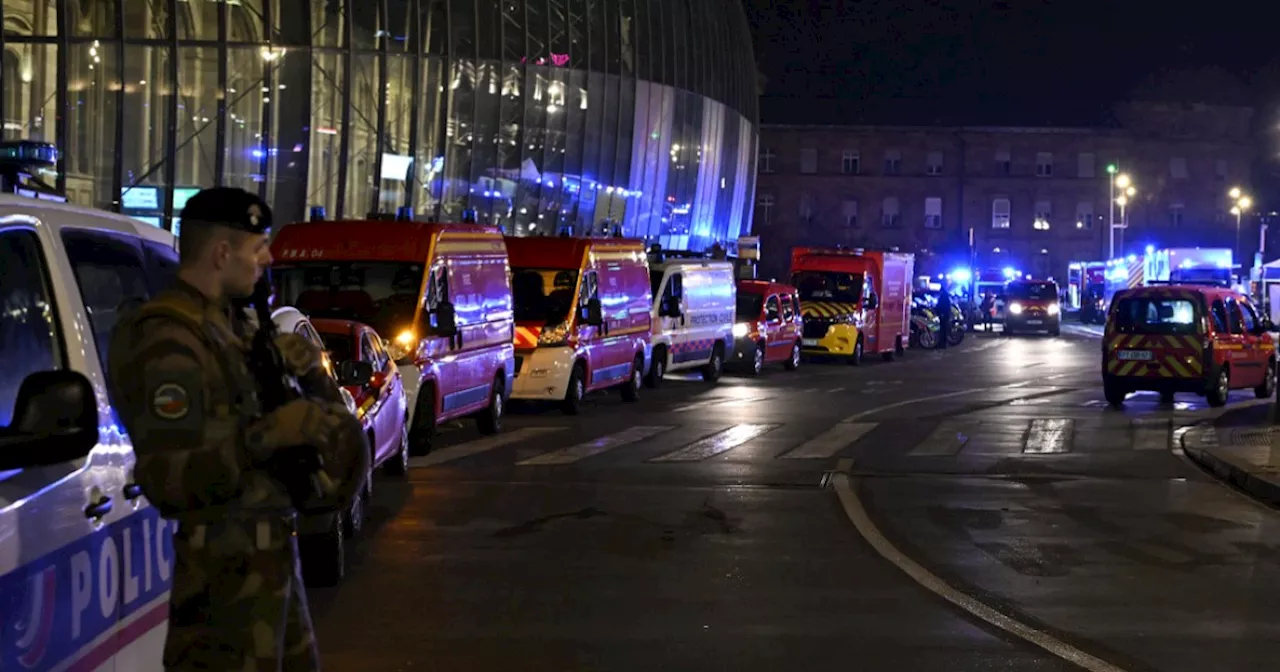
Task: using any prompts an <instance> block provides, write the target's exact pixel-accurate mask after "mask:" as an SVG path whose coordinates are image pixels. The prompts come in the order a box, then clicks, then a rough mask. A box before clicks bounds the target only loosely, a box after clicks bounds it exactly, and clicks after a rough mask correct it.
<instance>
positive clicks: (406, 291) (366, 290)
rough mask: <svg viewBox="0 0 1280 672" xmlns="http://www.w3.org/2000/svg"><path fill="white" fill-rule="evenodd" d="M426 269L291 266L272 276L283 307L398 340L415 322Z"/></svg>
mask: <svg viewBox="0 0 1280 672" xmlns="http://www.w3.org/2000/svg"><path fill="white" fill-rule="evenodd" d="M423 269H424V267H423V265H422V264H407V263H400V262H381V261H378V262H359V261H353V262H315V263H306V264H291V265H289V266H284V267H279V268H273V269H272V271H271V273H272V277H273V278H274V280H275V282H276V285H277V287H278V290H277V298H278V299H279V300H280V302H281V303H282V305H287V306H294V307H296V308H297V309H298V310H301V311H302V312H304V313H306V314H307V315H310V316H311V317H328V318H337V319H344V320H355V321H356V322H363V323H365V324H367V325H369V326H371V327H373V328H374V330H376V331H377V332H378V333H380V334H395V333H399V332H400V331H401V330H403V329H405V328H406V327H407V326H408V325H409V324H410V323H411V322H412V321H413V311H414V308H415V307H416V306H417V305H418V302H419V297H420V295H421V292H422V276H423Z"/></svg>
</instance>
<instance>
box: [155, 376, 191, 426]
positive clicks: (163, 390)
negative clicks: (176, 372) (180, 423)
mask: <svg viewBox="0 0 1280 672" xmlns="http://www.w3.org/2000/svg"><path fill="white" fill-rule="evenodd" d="M151 412H152V413H155V415H156V417H158V418H162V419H164V420H181V419H183V418H185V417H187V414H188V413H190V412H191V395H190V394H189V393H188V392H187V388H185V387H183V386H181V385H179V384H177V383H163V384H161V385H159V386H157V387H156V389H155V391H154V392H152V393H151Z"/></svg>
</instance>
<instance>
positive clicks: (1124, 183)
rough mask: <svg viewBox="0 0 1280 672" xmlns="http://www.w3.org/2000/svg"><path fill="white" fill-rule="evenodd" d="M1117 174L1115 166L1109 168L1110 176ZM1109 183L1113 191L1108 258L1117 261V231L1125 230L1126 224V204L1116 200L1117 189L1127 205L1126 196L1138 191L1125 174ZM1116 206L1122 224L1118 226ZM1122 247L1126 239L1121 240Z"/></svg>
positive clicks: (1108, 180)
mask: <svg viewBox="0 0 1280 672" xmlns="http://www.w3.org/2000/svg"><path fill="white" fill-rule="evenodd" d="M1115 172H1116V167H1115V165H1114V164H1112V165H1109V166H1107V174H1108V175H1115ZM1107 182H1108V183H1109V184H1110V189H1111V225H1110V226H1108V227H1107V229H1108V236H1109V239H1110V241H1111V242H1110V247H1109V250H1108V255H1107V256H1108V258H1110V259H1115V257H1116V229H1117V228H1121V229H1122V228H1124V223H1123V222H1124V204H1123V203H1120V201H1119V199H1117V198H1116V189H1117V188H1118V189H1120V198H1123V199H1125V202H1126V203H1127V202H1128V198H1126V195H1128V196H1132V195H1133V194H1134V193H1136V190H1135V189H1134V188H1133V180H1132V179H1130V178H1129V176H1128V175H1127V174H1125V173H1120V174H1119V175H1115V177H1109V178H1108V179H1107ZM1116 205H1120V221H1121V224H1119V225H1117V224H1116ZM1120 246H1121V247H1122V248H1123V247H1124V238H1121V239H1120ZM1122 251H1123V250H1122Z"/></svg>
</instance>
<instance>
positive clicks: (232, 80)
mask: <svg viewBox="0 0 1280 672" xmlns="http://www.w3.org/2000/svg"><path fill="white" fill-rule="evenodd" d="M0 12H2V14H0V21H2V22H3V26H4V30H3V37H2V38H0V54H3V68H2V70H0V78H2V79H0V91H2V92H3V119H4V126H3V137H4V138H5V139H6V140H15V139H31V140H38V141H43V142H50V143H54V144H56V146H57V147H58V148H59V151H60V159H59V164H58V169H57V174H56V177H54V176H51V181H53V180H55V179H56V183H57V186H58V187H60V188H62V189H65V191H66V192H67V194H68V196H69V197H70V198H71V199H72V200H73V201H74V202H77V203H84V204H92V205H94V206H97V207H101V208H107V209H113V210H118V211H123V212H126V213H128V214H131V215H133V216H135V217H140V218H142V219H145V220H147V221H150V222H152V223H155V224H157V225H165V224H166V223H168V222H170V221H171V218H172V217H174V215H175V214H176V213H177V212H179V211H180V210H181V207H182V204H183V203H184V202H185V200H186V198H188V197H189V196H190V194H192V193H194V191H195V190H196V189H198V188H200V187H205V186H210V185H218V184H221V185H229V186H239V187H244V188H246V189H250V190H253V191H256V192H258V193H260V194H261V195H262V196H263V197H264V198H266V199H267V202H268V203H270V204H271V205H272V207H273V208H274V209H275V210H276V213H277V215H276V218H277V221H290V220H297V219H302V218H305V217H307V216H308V215H309V213H310V212H311V211H312V208H315V207H322V208H324V210H325V212H326V214H327V216H328V217H329V218H336V217H363V216H365V215H367V214H368V213H370V212H375V211H376V212H382V213H390V212H397V211H399V210H400V209H401V208H405V207H407V208H411V209H412V212H413V213H414V214H415V216H417V217H418V218H441V219H457V218H459V217H461V216H462V213H463V212H464V211H465V210H468V209H470V210H474V211H475V213H476V216H477V219H478V220H479V221H482V222H487V223H493V224H497V225H500V226H502V227H504V228H505V229H506V230H507V231H508V232H519V233H521V234H548V235H554V234H557V233H561V232H564V231H566V230H568V231H572V232H574V233H576V234H585V233H588V232H591V231H595V232H599V231H600V230H602V229H609V230H615V229H616V228H617V227H618V226H621V227H622V230H623V232H624V234H625V235H628V236H639V237H645V238H649V239H651V240H655V241H661V242H662V243H663V245H664V246H666V247H671V248H687V249H703V248H705V247H706V246H708V245H710V244H711V243H712V242H714V241H716V240H725V239H730V240H731V239H733V238H735V237H736V236H738V235H739V234H740V233H745V231H744V230H743V229H744V227H745V225H744V223H746V222H749V221H750V218H751V212H750V206H751V202H752V198H751V195H752V193H753V191H754V180H755V152H756V142H757V140H756V137H757V128H756V126H757V111H756V68H755V62H754V58H753V56H752V48H751V38H750V33H749V29H748V26H747V22H746V17H745V15H744V12H743V9H742V7H741V5H740V0H3V2H2V3H0Z"/></svg>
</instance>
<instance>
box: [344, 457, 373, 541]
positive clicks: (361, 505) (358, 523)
mask: <svg viewBox="0 0 1280 672" xmlns="http://www.w3.org/2000/svg"><path fill="white" fill-rule="evenodd" d="M369 445H370V446H372V445H373V437H369ZM369 464H370V465H372V464H373V460H369ZM369 471H370V472H372V471H373V468H372V466H370V469H369ZM372 500H373V474H372V473H370V474H369V475H368V476H367V477H366V479H365V482H364V489H363V490H361V491H360V494H359V495H358V496H356V498H355V501H353V502H351V508H349V509H347V512H346V515H345V516H344V517H345V518H346V526H347V529H346V536H348V537H351V538H353V539H354V538H355V537H357V536H359V535H360V530H363V529H364V524H365V522H366V521H367V520H368V519H369V504H370V502H371V501H372Z"/></svg>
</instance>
